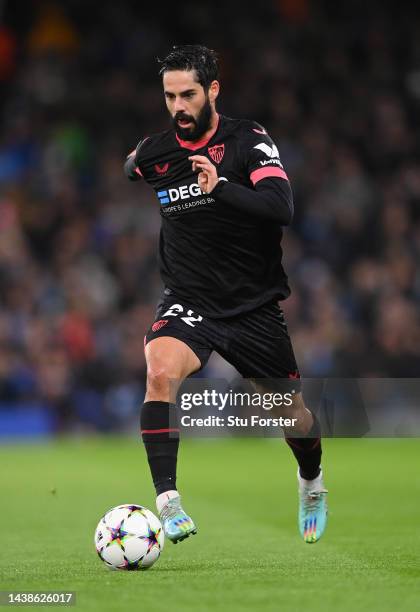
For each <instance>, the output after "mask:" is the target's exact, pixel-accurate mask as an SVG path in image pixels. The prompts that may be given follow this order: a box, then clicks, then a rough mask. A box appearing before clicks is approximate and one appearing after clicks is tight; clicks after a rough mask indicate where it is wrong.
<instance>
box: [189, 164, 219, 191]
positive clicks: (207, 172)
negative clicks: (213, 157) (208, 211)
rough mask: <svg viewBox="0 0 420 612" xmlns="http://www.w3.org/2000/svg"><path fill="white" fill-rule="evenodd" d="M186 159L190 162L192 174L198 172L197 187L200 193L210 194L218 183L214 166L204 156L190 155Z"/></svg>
mask: <svg viewBox="0 0 420 612" xmlns="http://www.w3.org/2000/svg"><path fill="white" fill-rule="evenodd" d="M188 159H189V160H191V161H192V169H193V172H197V171H198V172H199V174H198V186H199V187H200V189H201V191H203V192H204V193H211V192H212V191H213V189H214V188H215V187H216V185H217V183H218V181H219V177H218V176H217V170H216V166H213V164H212V163H211V161H210V160H208V159H207V157H204V155H191V157H189V158H188Z"/></svg>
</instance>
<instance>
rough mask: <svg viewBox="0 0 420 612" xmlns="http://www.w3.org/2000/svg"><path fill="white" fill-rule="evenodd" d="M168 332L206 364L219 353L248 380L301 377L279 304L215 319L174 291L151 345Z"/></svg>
mask: <svg viewBox="0 0 420 612" xmlns="http://www.w3.org/2000/svg"><path fill="white" fill-rule="evenodd" d="M162 336H170V337H172V338H177V339H178V340H182V342H185V344H187V345H188V346H189V347H190V348H191V349H192V350H193V351H194V353H195V354H196V355H197V357H198V358H199V360H200V362H201V368H203V367H204V366H205V365H206V363H207V361H208V359H209V357H210V355H211V353H212V351H216V352H217V353H219V355H221V356H222V357H223V358H224V359H226V361H228V362H229V363H230V364H231V365H233V366H234V367H235V368H236V369H237V371H238V372H239V373H240V374H241V375H242V376H243V377H244V378H252V379H255V378H258V379H260V378H273V379H299V378H300V375H299V371H298V367H297V365H296V360H295V356H294V353H293V348H292V343H291V341H290V337H289V334H288V331H287V326H286V323H285V320H284V315H283V311H282V309H281V308H280V307H279V305H278V303H277V302H271V303H268V304H265V305H264V306H260V307H259V308H257V309H255V310H252V311H250V312H246V313H243V314H239V315H236V316H233V317H227V318H225V319H211V318H208V317H204V316H202V315H200V311H199V310H198V309H197V308H195V307H194V305H193V304H190V303H187V302H186V301H185V300H183V299H180V298H177V297H176V296H175V295H174V294H173V293H172V294H171V295H170V296H165V297H164V298H163V299H162V300H161V301H160V302H159V304H158V307H157V311H156V318H155V322H154V323H153V325H152V326H151V327H150V329H149V330H148V332H147V334H146V336H145V344H147V343H148V342H150V341H151V340H154V339H155V338H159V337H162Z"/></svg>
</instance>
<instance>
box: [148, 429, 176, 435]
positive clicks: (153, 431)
mask: <svg viewBox="0 0 420 612" xmlns="http://www.w3.org/2000/svg"><path fill="white" fill-rule="evenodd" d="M171 431H177V432H178V433H179V429H142V430H141V433H142V434H146V433H147V434H160V433H169V432H171Z"/></svg>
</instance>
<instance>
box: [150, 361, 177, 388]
mask: <svg viewBox="0 0 420 612" xmlns="http://www.w3.org/2000/svg"><path fill="white" fill-rule="evenodd" d="M178 379H179V372H177V371H176V370H175V368H172V367H171V366H170V364H151V365H149V367H148V368H147V391H148V392H149V393H151V392H153V393H164V394H165V395H167V394H168V393H170V391H171V390H172V389H173V390H175V392H176V388H177V387H178V386H179V382H180V381H179V380H178Z"/></svg>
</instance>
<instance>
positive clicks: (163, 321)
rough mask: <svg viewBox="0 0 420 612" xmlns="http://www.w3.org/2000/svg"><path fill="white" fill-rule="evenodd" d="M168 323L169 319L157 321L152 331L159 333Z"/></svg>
mask: <svg viewBox="0 0 420 612" xmlns="http://www.w3.org/2000/svg"><path fill="white" fill-rule="evenodd" d="M167 323H169V319H161V320H160V321H156V323H153V325H152V331H154V332H157V331H159V330H160V329H162V327H163V326H164V325H166V324H167Z"/></svg>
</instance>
